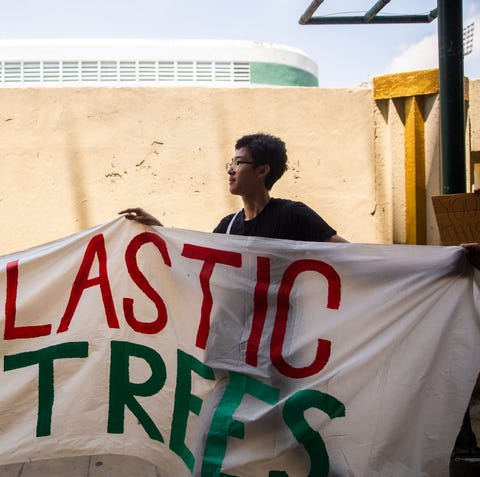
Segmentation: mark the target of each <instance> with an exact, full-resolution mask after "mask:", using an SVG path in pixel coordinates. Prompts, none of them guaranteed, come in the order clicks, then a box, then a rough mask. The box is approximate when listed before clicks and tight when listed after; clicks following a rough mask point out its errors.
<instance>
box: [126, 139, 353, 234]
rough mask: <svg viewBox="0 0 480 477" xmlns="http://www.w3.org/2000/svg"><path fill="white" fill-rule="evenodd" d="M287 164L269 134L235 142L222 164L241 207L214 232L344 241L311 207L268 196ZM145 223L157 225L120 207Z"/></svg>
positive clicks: (137, 210) (280, 146) (145, 215)
mask: <svg viewBox="0 0 480 477" xmlns="http://www.w3.org/2000/svg"><path fill="white" fill-rule="evenodd" d="M286 170H287V152H286V148H285V143H284V142H283V141H282V140H281V139H279V138H277V137H274V136H271V135H269V134H251V135H247V136H243V137H241V138H240V139H239V140H238V141H237V142H236V144H235V154H234V156H233V158H232V161H231V162H230V163H229V164H227V173H228V184H229V189H230V193H231V194H234V195H239V196H240V197H241V198H242V202H243V209H242V210H240V211H238V212H237V213H236V214H231V215H228V216H226V217H224V218H223V219H222V220H221V221H220V223H219V224H218V225H217V227H215V229H214V230H213V232H215V233H227V234H235V235H250V236H258V237H269V238H281V239H290V240H306V241H315V242H346V240H345V239H343V238H342V237H340V236H338V235H337V233H336V231H335V230H334V229H333V228H332V227H330V226H329V225H328V224H327V223H326V222H325V221H324V220H323V219H322V218H321V217H320V216H319V215H318V214H317V213H316V212H315V211H314V210H312V209H311V208H310V207H308V206H307V205H305V204H304V203H302V202H294V201H291V200H287V199H276V198H272V197H270V190H271V189H272V187H273V185H274V184H275V182H277V180H278V179H280V177H282V175H283V173H284V172H285V171H286ZM120 213H121V214H125V217H126V218H127V219H130V220H136V221H137V222H140V223H142V224H146V225H162V224H161V223H160V222H159V221H158V219H156V218H155V217H154V216H152V215H151V214H149V213H147V212H146V211H144V210H143V209H140V208H132V209H126V210H123V211H121V212H120Z"/></svg>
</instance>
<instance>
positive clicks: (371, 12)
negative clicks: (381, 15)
mask: <svg viewBox="0 0 480 477" xmlns="http://www.w3.org/2000/svg"><path fill="white" fill-rule="evenodd" d="M387 3H390V0H378V2H377V3H376V4H375V5H374V6H373V7H372V8H370V10H368V12H367V13H365V15H364V16H363V18H364V19H365V21H366V22H369V21H370V20H371V19H372V18H374V17H375V16H376V15H377V13H378V12H379V11H380V10H381V9H382V8H383V7H384V6H385V5H387Z"/></svg>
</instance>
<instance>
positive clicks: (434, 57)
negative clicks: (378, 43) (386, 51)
mask: <svg viewBox="0 0 480 477" xmlns="http://www.w3.org/2000/svg"><path fill="white" fill-rule="evenodd" d="M437 67H438V40H437V35H430V36H427V37H425V38H423V39H422V40H420V41H419V42H418V43H415V44H414V45H410V46H409V47H408V48H404V49H403V51H402V53H400V54H399V55H398V56H397V57H396V58H394V59H393V60H392V62H391V63H390V65H389V66H388V68H387V71H386V73H387V74H388V73H401V72H403V71H416V70H425V69H428V68H437Z"/></svg>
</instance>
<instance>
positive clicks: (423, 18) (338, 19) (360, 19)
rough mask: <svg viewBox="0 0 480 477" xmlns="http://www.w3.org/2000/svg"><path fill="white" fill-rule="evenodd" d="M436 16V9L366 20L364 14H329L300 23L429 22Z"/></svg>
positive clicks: (368, 23)
mask: <svg viewBox="0 0 480 477" xmlns="http://www.w3.org/2000/svg"><path fill="white" fill-rule="evenodd" d="M435 18H436V10H432V11H431V12H430V13H429V14H427V15H388V16H387V15H377V16H375V17H373V18H372V19H371V20H369V21H368V22H367V21H365V16H352V17H347V16H344V17H343V16H329V17H311V18H310V19H309V20H308V21H306V22H305V23H302V22H301V21H300V23H301V24H302V25H372V24H389V23H430V22H432V21H433V20H435Z"/></svg>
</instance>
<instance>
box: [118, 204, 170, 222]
mask: <svg viewBox="0 0 480 477" xmlns="http://www.w3.org/2000/svg"><path fill="white" fill-rule="evenodd" d="M119 214H123V215H124V216H125V218H126V219H128V220H135V222H138V223H140V224H144V225H161V226H163V224H162V223H161V222H160V221H159V220H158V219H157V218H156V217H154V216H153V215H152V214H149V213H148V212H147V211H145V210H143V209H141V208H140V207H133V208H131V209H125V210H121V211H120V212H119Z"/></svg>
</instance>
